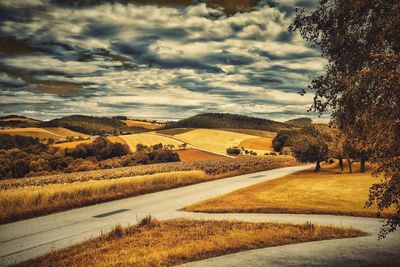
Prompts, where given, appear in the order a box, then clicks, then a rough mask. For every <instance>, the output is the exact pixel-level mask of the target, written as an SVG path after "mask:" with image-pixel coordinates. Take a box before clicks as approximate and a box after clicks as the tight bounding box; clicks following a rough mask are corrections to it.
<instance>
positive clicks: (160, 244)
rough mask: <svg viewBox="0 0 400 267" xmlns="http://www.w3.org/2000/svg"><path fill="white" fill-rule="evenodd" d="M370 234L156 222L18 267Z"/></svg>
mask: <svg viewBox="0 0 400 267" xmlns="http://www.w3.org/2000/svg"><path fill="white" fill-rule="evenodd" d="M365 235H366V234H365V233H363V232H361V231H359V230H355V229H352V228H337V227H330V226H319V225H313V224H310V223H307V224H303V225H295V224H278V223H250V222H235V221H211V220H210V221H195V220H184V219H178V220H169V221H162V222H161V221H157V220H154V219H152V218H151V217H146V218H144V219H143V220H142V221H141V222H139V224H138V225H135V226H130V227H127V228H124V227H121V226H116V227H115V228H114V229H113V230H112V231H111V232H110V233H108V234H103V235H102V236H100V237H98V238H94V239H91V240H88V241H86V242H84V243H82V244H80V245H76V246H73V247H71V248H67V249H64V250H61V251H58V252H53V253H50V254H47V255H45V256H43V257H41V258H38V259H34V260H30V261H28V262H25V263H22V264H20V266H175V265H179V264H182V263H185V262H190V261H196V260H201V259H206V258H211V257H216V256H221V255H225V254H230V253H235V252H239V251H244V250H250V249H256V248H264V247H271V246H280V245H286V244H295V243H301V242H309V241H316V240H326V239H336V238H351V237H359V236H365Z"/></svg>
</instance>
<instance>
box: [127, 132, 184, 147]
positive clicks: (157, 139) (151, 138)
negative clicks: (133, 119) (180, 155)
mask: <svg viewBox="0 0 400 267" xmlns="http://www.w3.org/2000/svg"><path fill="white" fill-rule="evenodd" d="M119 137H120V138H121V139H122V140H124V141H125V143H126V144H127V145H128V146H129V148H130V149H131V151H136V145H137V144H142V145H145V146H154V145H157V144H160V143H161V144H163V145H172V146H174V147H175V148H178V147H179V145H181V144H182V142H179V141H177V140H175V139H172V138H170V137H166V136H162V135H158V134H153V133H140V134H131V135H121V136H119Z"/></svg>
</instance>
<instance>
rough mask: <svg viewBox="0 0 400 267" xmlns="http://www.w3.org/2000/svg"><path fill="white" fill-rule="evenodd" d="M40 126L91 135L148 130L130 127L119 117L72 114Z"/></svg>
mask: <svg viewBox="0 0 400 267" xmlns="http://www.w3.org/2000/svg"><path fill="white" fill-rule="evenodd" d="M40 127H64V128H67V129H70V130H72V131H76V132H80V133H85V134H90V135H105V134H128V133H138V132H145V131H147V130H146V129H144V128H142V127H129V126H127V125H126V124H125V123H123V122H121V121H120V120H118V119H112V118H107V117H92V116H83V115H72V116H67V117H63V118H60V119H54V120H51V121H48V122H42V123H41V124H40Z"/></svg>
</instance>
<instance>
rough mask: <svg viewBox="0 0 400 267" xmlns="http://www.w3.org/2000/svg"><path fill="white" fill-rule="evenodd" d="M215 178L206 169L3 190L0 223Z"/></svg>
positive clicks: (0, 204)
mask: <svg viewBox="0 0 400 267" xmlns="http://www.w3.org/2000/svg"><path fill="white" fill-rule="evenodd" d="M211 179H213V178H212V177H211V176H207V175H206V174H205V173H204V172H202V171H186V172H170V173H160V174H152V175H147V176H136V177H125V178H118V179H110V180H100V181H86V182H75V183H70V184H51V185H46V186H25V187H19V188H12V189H7V190H1V191H0V209H1V214H0V223H4V222H8V221H12V220H16V219H22V218H28V217H32V216H37V215H42V214H47V213H51V212H55V211H60V210H66V209H69V208H75V207H82V206H87V205H90V204H95V203H99V202H104V201H109V200H114V199H119V198H124V197H130V196H135V195H140V194H145V193H151V192H156V191H161V190H166V189H171V188H175V187H180V186H185V185H189V184H194V183H199V182H204V181H208V180H211Z"/></svg>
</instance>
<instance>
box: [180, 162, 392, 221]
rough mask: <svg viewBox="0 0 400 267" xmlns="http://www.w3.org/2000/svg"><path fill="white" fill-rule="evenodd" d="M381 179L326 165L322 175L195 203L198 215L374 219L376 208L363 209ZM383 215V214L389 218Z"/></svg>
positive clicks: (308, 174)
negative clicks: (276, 215)
mask: <svg viewBox="0 0 400 267" xmlns="http://www.w3.org/2000/svg"><path fill="white" fill-rule="evenodd" d="M378 181H379V179H378V178H373V177H371V173H370V172H366V173H352V174H349V173H344V172H338V168H337V166H334V165H332V166H326V165H325V166H324V167H323V169H322V171H321V172H320V173H314V172H313V170H311V169H310V170H306V171H301V172H298V173H294V174H291V175H288V176H286V177H283V178H280V179H276V180H273V181H268V182H264V183H261V184H258V185H254V186H251V187H248V188H244V189H241V190H238V191H235V192H232V193H229V194H226V195H224V196H221V197H217V198H214V199H210V200H206V201H204V202H201V203H198V204H194V205H192V206H189V207H187V208H186V209H185V210H188V211H196V212H257V213H306V214H335V215H353V216H366V217H374V216H375V215H376V207H370V208H368V209H366V208H364V206H365V202H366V200H367V199H368V192H369V188H370V187H371V185H372V184H373V183H374V182H378ZM387 214H388V213H387V212H384V213H383V214H382V215H383V216H385V215H387Z"/></svg>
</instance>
